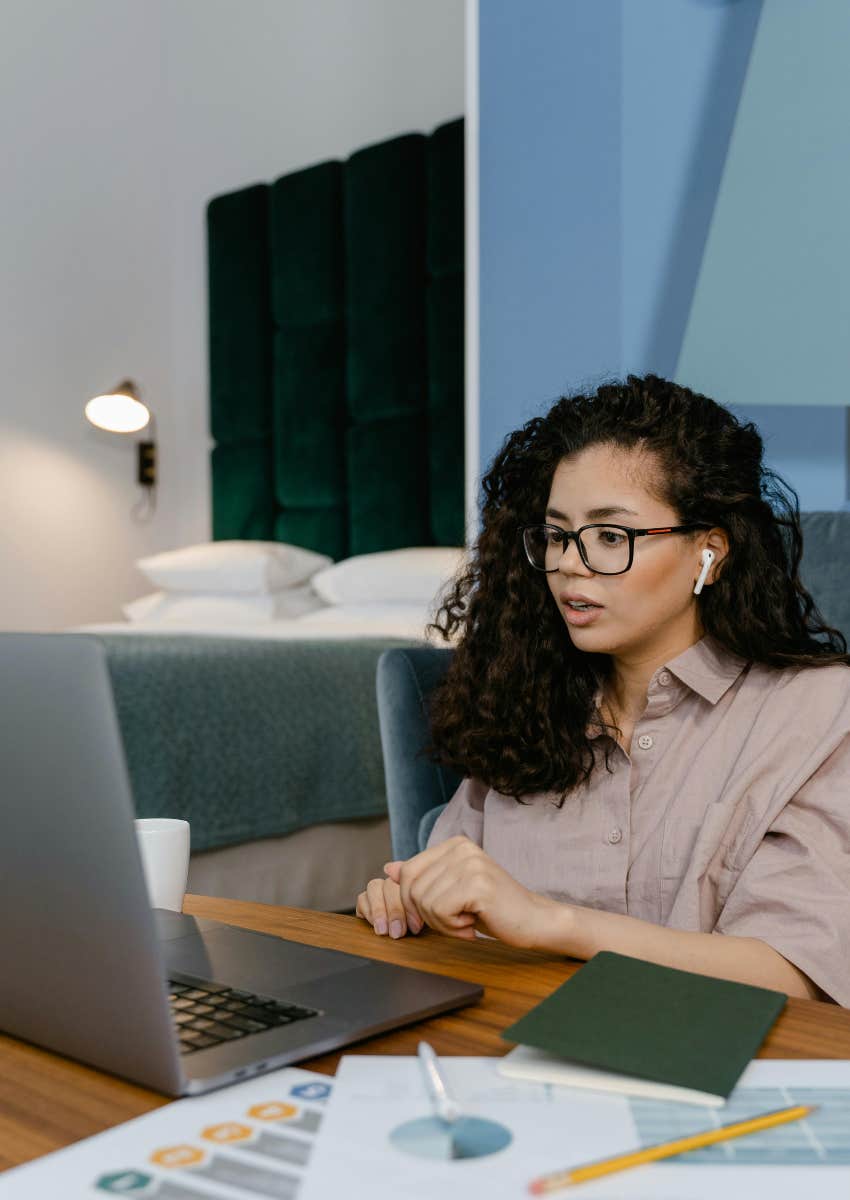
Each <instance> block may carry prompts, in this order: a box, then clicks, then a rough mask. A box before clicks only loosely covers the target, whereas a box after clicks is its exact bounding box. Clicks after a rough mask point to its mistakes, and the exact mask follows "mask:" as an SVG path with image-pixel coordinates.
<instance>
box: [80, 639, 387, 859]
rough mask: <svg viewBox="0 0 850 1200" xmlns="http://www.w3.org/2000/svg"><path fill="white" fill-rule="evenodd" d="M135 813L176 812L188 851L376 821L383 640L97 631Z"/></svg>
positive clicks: (382, 795)
mask: <svg viewBox="0 0 850 1200" xmlns="http://www.w3.org/2000/svg"><path fill="white" fill-rule="evenodd" d="M93 636H96V638H97V640H98V641H100V642H101V643H102V644H103V645H104V646H105V647H106V651H107V657H108V662H109V671H110V675H111V679H112V686H113V690H114V693H115V700H116V705H117V709H118V719H119V723H120V726H121V733H122V737H123V740H124V748H125V751H126V756H127V765H128V768H129V772H130V779H131V782H132V786H133V794H134V798H135V804H136V812H137V815H138V816H140V817H182V818H185V819H186V820H187V821H189V822H190V823H191V826H192V849H193V850H210V849H213V848H214V847H219V846H229V845H233V844H235V843H237V842H244V841H249V840H252V839H254V838H263V837H273V836H277V835H281V834H286V833H291V832H292V831H293V830H296V829H301V828H303V827H304V826H306V825H313V824H316V823H317V822H322V821H344V820H350V819H353V818H358V817H375V816H380V815H381V814H383V813H385V812H386V791H385V787H384V770H383V762H382V759H381V746H380V737H379V732H378V714H377V705H376V701H375V668H376V664H377V661H378V657H379V655H380V654H381V651H382V650H384V649H386V648H387V647H388V646H391V645H395V646H398V645H409V644H410V643H408V642H406V641H402V640H397V639H382V640H373V639H362V640H360V639H358V640H352V641H318V640H317V641H273V640H263V641H259V640H258V641H254V640H249V639H244V638H219V637H215V638H213V637H193V636H190V635H186V634H171V635H161V636H160V635H154V636H148V635H145V636H138V637H130V636H127V635H125V634H116V635H109V634H98V635H93Z"/></svg>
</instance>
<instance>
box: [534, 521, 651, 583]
mask: <svg viewBox="0 0 850 1200" xmlns="http://www.w3.org/2000/svg"><path fill="white" fill-rule="evenodd" d="M580 537H581V543H582V547H583V549H584V558H585V562H586V563H587V565H588V566H589V567H590V569H591V571H598V572H599V573H600V575H602V574H608V575H616V574H617V573H618V572H619V571H625V570H626V568H627V567H628V565H629V535H628V534H627V533H626V532H625V531H624V530H622V529H620V528H619V527H618V526H617V525H597V526H594V527H593V528H592V529H585V530H584V532H583V533H582V534H580ZM568 540H569V539H568V538H567V537H566V535H565V534H564V533H563V531H561V530H559V529H555V528H554V527H553V526H551V525H534V526H532V527H531V528H528V529H526V531H525V547H526V550H527V552H528V557H529V559H530V560H531V562H532V563H533V564H534V566H535V567H537V568H538V569H539V570H541V571H556V570H557V569H558V565H559V564H560V561H561V557H562V555H563V554H564V553H565V551H566V549H567V542H568Z"/></svg>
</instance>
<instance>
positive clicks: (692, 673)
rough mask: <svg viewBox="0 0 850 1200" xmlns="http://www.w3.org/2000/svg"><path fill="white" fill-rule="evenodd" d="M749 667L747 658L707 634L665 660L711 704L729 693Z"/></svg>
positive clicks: (669, 669)
mask: <svg viewBox="0 0 850 1200" xmlns="http://www.w3.org/2000/svg"><path fill="white" fill-rule="evenodd" d="M746 666H747V660H746V659H744V658H738V657H737V656H736V655H734V654H730V653H729V651H728V650H724V648H723V647H722V646H721V645H720V643H719V642H717V641H715V640H714V638H712V637H710V636H709V635H708V634H706V635H705V637H703V638H701V639H700V641H698V642H696V643H695V644H694V645H693V646H689V647H688V649H687V650H685V651H684V652H683V653H682V654H679V655H677V656H676V658H672V659H671V660H670V661H669V662H668V663H665V669H666V670H668V671H669V672H670V673H671V674H672V675H675V676H676V678H677V679H679V680H681V682H682V683H684V684H686V685H687V686H688V687H689V688H690V689H691V691H693V692H696V693H697V695H698V696H702V697H703V699H704V700H707V701H708V702H709V704H716V703H717V701H718V700H719V699H720V698H721V696H723V695H725V693H726V692H728V690H729V688H730V687H731V686H732V684H733V683H734V682H735V680H736V679H738V677H739V676H740V674H741V672H742V671H743V670H744V668H745V667H746Z"/></svg>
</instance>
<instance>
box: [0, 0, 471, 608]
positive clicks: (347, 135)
mask: <svg viewBox="0 0 850 1200" xmlns="http://www.w3.org/2000/svg"><path fill="white" fill-rule="evenodd" d="M463 26H464V4H463V0H428V3H427V4H425V3H422V2H421V0H76V3H75V4H74V5H69V4H68V3H67V2H66V0H4V3H3V7H2V12H0V138H2V144H3V146H4V151H5V158H6V165H7V170H6V171H5V172H4V183H3V187H2V189H0V218H2V219H0V296H2V310H0V318H1V319H0V362H2V364H3V368H4V370H3V375H2V380H0V513H2V515H3V519H2V521H0V564H2V568H3V586H2V588H0V628H6V629H15V628H31V629H55V628H61V627H63V626H66V625H68V624H73V623H77V622H83V621H99V620H111V619H116V618H117V617H118V615H119V606H120V604H121V602H122V601H125V600H127V599H129V598H131V597H132V596H135V595H138V594H140V593H141V592H142V591H144V583H143V581H142V580H141V579H140V577H139V576H138V575H137V574H136V572H135V571H134V569H133V567H132V562H133V560H134V559H135V558H137V557H139V555H140V554H142V553H145V552H152V551H154V550H157V549H164V548H168V547H171V546H174V545H179V544H183V543H185V542H189V541H196V540H201V539H203V538H206V537H207V536H208V535H209V483H208V447H209V442H208V434H207V360H206V353H207V351H206V268H205V261H206V248H205V231H204V208H205V204H206V202H207V200H208V199H209V198H210V197H211V196H213V195H216V194H218V193H220V192H222V191H227V190H229V189H233V188H238V187H242V186H244V185H246V184H248V183H251V182H254V181H257V180H271V179H273V178H275V177H276V176H278V175H280V174H283V173H284V172H286V171H289V170H294V169H296V168H298V167H301V166H306V165H308V164H309V163H312V162H315V161H319V160H321V159H323V158H328V157H343V156H345V155H346V154H348V153H350V152H351V151H353V150H355V149H357V148H358V147H360V146H362V145H366V144H368V143H369V142H372V141H379V140H381V139H383V138H387V137H391V136H393V135H394V134H397V133H402V132H405V131H408V130H412V129H424V130H427V129H430V128H432V127H433V126H434V125H437V124H439V123H440V122H441V121H444V120H447V119H450V118H451V117H454V116H457V115H459V114H460V113H461V112H462V111H463V107H464V97H463ZM9 167H11V169H9ZM126 375H129V376H132V377H133V378H135V379H136V380H137V381H138V382H139V383H140V384H141V385H142V387H143V388H144V392H145V398H146V399H147V400H148V401H149V402H150V404H151V406H152V407H153V409H154V410H155V412H156V415H157V422H158V434H159V442H160V481H161V482H160V488H159V503H158V510H157V513H156V515H155V517H154V519H153V520H152V521H151V522H150V523H148V524H146V525H138V524H134V523H133V521H132V520H131V518H130V515H129V512H130V508H131V507H132V505H133V503H134V501H135V499H136V497H137V494H138V493H137V489H136V487H135V484H134V478H133V476H134V459H133V455H132V445H131V443H129V442H125V441H124V439H119V438H114V437H110V436H108V435H105V434H99V433H97V432H96V431H94V430H92V429H91V428H90V427H88V426H87V425H86V423H85V422H84V420H83V418H82V405H83V403H84V401H85V399H86V398H87V397H88V396H89V395H91V394H92V393H93V392H95V391H97V390H100V389H101V388H103V387H106V386H108V385H109V384H111V383H113V382H115V381H117V380H118V379H120V378H122V377H124V376H126Z"/></svg>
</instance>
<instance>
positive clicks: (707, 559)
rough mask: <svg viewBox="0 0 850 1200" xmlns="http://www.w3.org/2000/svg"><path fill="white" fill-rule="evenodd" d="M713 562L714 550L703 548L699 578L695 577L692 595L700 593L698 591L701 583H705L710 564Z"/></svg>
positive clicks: (700, 588)
mask: <svg viewBox="0 0 850 1200" xmlns="http://www.w3.org/2000/svg"><path fill="white" fill-rule="evenodd" d="M713 562H714V551H713V550H703V552H702V570H701V571H700V573H699V579H697V581H696V583H695V584H694V595H695V596H698V595H699V594H700V592H701V591H702V585H703V584H704V583H705V580H706V577H707V575H708V572H709V570H710V569H711V564H712V563H713Z"/></svg>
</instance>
